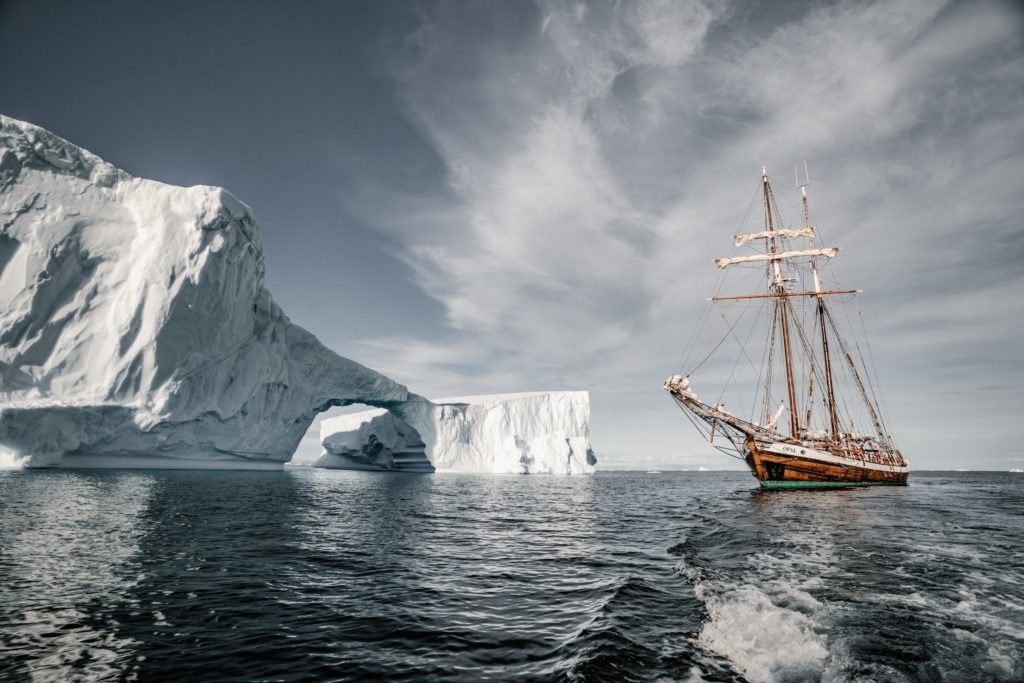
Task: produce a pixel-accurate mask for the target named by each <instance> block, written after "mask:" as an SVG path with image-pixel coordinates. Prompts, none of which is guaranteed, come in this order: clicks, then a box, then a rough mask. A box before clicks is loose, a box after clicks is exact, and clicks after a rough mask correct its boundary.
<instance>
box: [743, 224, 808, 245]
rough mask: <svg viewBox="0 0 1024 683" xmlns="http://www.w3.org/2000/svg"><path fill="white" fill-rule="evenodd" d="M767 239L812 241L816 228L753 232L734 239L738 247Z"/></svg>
mask: <svg viewBox="0 0 1024 683" xmlns="http://www.w3.org/2000/svg"><path fill="white" fill-rule="evenodd" d="M767 237H806V238H808V239H810V238H811V237H814V228H792V229H790V228H785V229H782V230H762V231H761V232H751V233H747V234H746V235H733V236H732V238H733V239H734V240H735V241H736V246H737V247H742V246H743V245H744V244H746V243H747V242H750V241H752V240H763V239H765V238H767Z"/></svg>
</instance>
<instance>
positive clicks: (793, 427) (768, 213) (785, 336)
mask: <svg viewBox="0 0 1024 683" xmlns="http://www.w3.org/2000/svg"><path fill="white" fill-rule="evenodd" d="M761 184H762V185H763V188H764V212H765V213H764V217H765V229H766V231H767V232H768V233H769V234H771V233H774V232H775V224H774V221H773V220H772V200H771V188H770V187H769V186H768V171H767V169H765V168H764V167H762V168H761ZM768 250H769V253H771V254H777V253H778V247H777V245H776V243H775V237H774V236H770V237H769V238H768ZM771 263H772V272H773V273H774V275H775V281H774V282H773V283H772V290H773V292H774V293H775V294H776V295H778V299H777V300H776V301H777V303H776V306H777V307H778V309H779V323H780V324H781V326H782V350H783V352H784V353H785V356H786V389H787V390H788V392H789V432H790V435H791V436H792V437H793V438H794V439H795V438H799V435H800V422H799V419H798V416H797V412H796V411H797V408H796V387H795V386H794V384H793V351H792V348H791V347H790V342H789V316H788V312H787V309H788V308H789V303H788V300H787V298H786V296H785V294H786V289H785V284H784V283H783V281H782V267H781V266H780V265H779V261H778V260H777V259H776V260H772V262H771ZM819 289H820V287H819Z"/></svg>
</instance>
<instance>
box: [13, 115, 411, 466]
mask: <svg viewBox="0 0 1024 683" xmlns="http://www.w3.org/2000/svg"><path fill="white" fill-rule="evenodd" d="M263 276H264V262H263V250H262V247H261V245H260V238H259V229H258V228H257V226H256V223H255V221H254V220H253V216H252V213H251V212H250V210H249V208H248V207H246V206H245V205H244V204H242V203H241V202H239V201H238V200H237V199H235V198H234V197H233V196H231V195H230V194H229V193H228V192H226V191H225V190H222V189H220V188H216V187H204V186H200V187H189V188H182V187H174V186H171V185H165V184H163V183H159V182H154V181H151V180H143V179H140V178H133V177H131V176H129V175H128V174H126V173H125V172H123V171H120V170H118V169H116V168H114V167H113V166H111V165H110V164H108V163H106V162H104V161H103V160H101V159H99V158H97V157H96V156H94V155H92V154H90V153H89V152H87V151H85V150H83V149H80V148H78V147H75V146H74V145H72V144H70V143H68V142H66V141H65V140H62V139H61V138H59V137H57V136H55V135H53V134H52V133H49V132H47V131H45V130H43V129H41V128H38V127H36V126H32V125H30V124H27V123H23V122H20V121H16V120H13V119H10V118H6V117H0V465H6V466H49V465H57V464H61V463H62V462H63V463H64V464H65V465H67V464H75V465H113V466H119V465H132V466H146V465H156V466H175V465H178V466H181V465H185V466H197V465H202V466H219V467H247V466H249V467H265V466H279V465H280V463H283V462H285V461H287V460H288V459H289V458H290V457H291V455H292V453H293V452H294V450H295V448H296V446H297V445H298V442H299V440H300V439H301V438H302V435H303V433H304V432H305V431H306V429H307V427H308V426H309V424H310V423H311V421H312V420H313V418H314V416H315V415H316V413H317V412H319V411H322V410H325V409H327V408H328V407H330V406H332V405H345V404H349V403H354V402H356V403H367V404H370V405H390V404H392V403H396V402H402V401H405V400H406V399H407V397H408V394H407V391H406V388H405V387H404V386H402V385H400V384H397V383H395V382H393V381H391V380H390V379H388V378H387V377H384V376H383V375H380V374H378V373H376V372H374V371H372V370H369V369H367V368H365V367H363V366H362V365H359V364H358V363H355V362H353V361H351V360H347V359H345V358H341V357H339V356H338V355H336V354H334V353H333V352H331V351H330V350H328V349H327V348H325V347H324V346H323V345H321V344H320V342H319V341H317V339H316V338H315V337H314V336H313V335H311V334H310V333H309V332H307V331H306V330H304V329H302V328H300V327H297V326H295V325H293V324H292V323H291V322H290V321H289V320H288V318H287V317H285V315H284V314H283V313H282V311H281V309H280V308H279V307H278V306H277V304H275V303H274V302H273V300H272V299H271V297H270V294H269V292H267V290H266V289H264V287H263Z"/></svg>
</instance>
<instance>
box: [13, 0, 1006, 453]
mask: <svg viewBox="0 0 1024 683" xmlns="http://www.w3.org/2000/svg"><path fill="white" fill-rule="evenodd" d="M0 112H2V113H4V114H6V115H8V116H13V117H15V118H18V119H23V120H26V121H30V122H32V123H35V124H37V125H40V126H43V127H44V128H47V129H49V130H52V131H54V132H55V133H57V134H59V135H61V136H63V137H65V138H67V139H68V140H70V141H72V142H74V143H75V144H78V145H80V146H82V147H85V148H87V149H89V150H90V151H92V152H94V153H96V154H98V155H99V156H101V157H103V158H104V159H106V160H107V161H110V162H111V163H113V164H115V165H117V166H118V167H120V168H123V169H125V170H126V171H128V172H129V173H132V174H133V175H137V176H141V177H146V178H152V179H156V180H160V181H163V182H168V183H173V184H177V185H195V184H208V185H218V186H222V187H225V188H227V189H228V190H230V191H231V192H232V193H233V194H235V195H236V196H237V197H239V198H240V199H241V200H242V201H244V202H246V203H247V204H248V205H250V206H251V207H252V208H253V210H254V212H255V215H256V218H257V221H258V222H259V224H260V227H261V229H262V233H263V243H264V248H265V252H266V260H267V286H268V287H269V289H270V291H271V293H272V294H273V295H274V298H275V299H276V300H277V301H278V302H279V303H280V304H281V305H282V307H283V308H284V310H285V311H286V312H287V314H288V315H289V316H290V317H291V318H292V320H293V321H295V322H296V323H298V324H300V325H302V326H303V327H305V328H307V329H309V330H310V331H312V332H313V333H314V334H316V335H317V336H318V337H319V338H320V339H321V341H323V342H324V343H325V344H326V345H327V346H329V347H330V348H332V349H333V350H335V351H336V352H338V353H339V354H341V355H344V356H347V357H350V358H353V359H355V360H358V361H359V362H361V363H363V364H365V365H368V366H370V367H372V368H374V369H376V370H379V371H381V372H383V373H385V374H387V375H388V376H390V377H392V378H394V379H396V380H398V381H400V382H402V383H404V384H406V385H407V386H409V388H410V389H411V390H412V391H415V392H417V393H420V394H423V395H426V396H429V397H443V396H451V395H467V394H477V393H480V394H482V393H496V392H511V391H535V390H554V389H586V390H589V391H590V396H591V404H592V417H591V437H592V442H593V445H594V449H595V451H596V452H597V454H598V457H599V459H600V465H601V466H602V467H607V468H628V467H640V468H648V467H658V468H665V469H668V468H697V467H706V468H734V469H736V468H741V467H742V464H741V463H738V462H736V461H732V460H729V459H727V458H726V457H725V456H723V455H721V454H720V453H718V452H717V451H715V450H713V449H712V448H710V447H709V446H708V445H707V444H706V443H705V442H704V441H703V440H702V438H701V437H700V436H699V435H698V433H697V432H696V431H695V430H694V429H693V427H692V426H691V425H690V423H689V422H688V421H687V420H686V419H685V418H684V417H683V415H682V414H681V413H680V412H679V410H678V408H677V407H676V406H675V405H674V404H673V403H672V401H671V400H670V399H669V398H668V396H667V395H666V394H665V392H664V391H663V389H662V388H661V385H662V382H663V381H664V379H665V377H666V376H668V375H669V374H671V373H673V372H675V371H676V370H677V369H680V360H681V358H683V357H684V356H686V355H687V354H685V353H684V351H685V350H686V349H685V347H687V341H688V340H690V339H691V338H693V344H692V345H691V346H692V347H693V348H696V349H698V350H700V349H702V348H710V347H712V346H714V344H715V343H716V339H717V335H718V331H716V330H713V329H708V330H704V329H703V328H701V329H700V331H699V332H697V333H696V334H695V333H694V329H695V327H697V322H698V321H699V320H700V319H701V317H702V315H704V314H705V313H706V310H705V309H706V308H707V307H708V306H709V304H708V302H707V301H706V299H707V297H709V296H710V295H711V294H712V293H713V291H714V288H715V286H716V282H717V278H718V273H717V272H716V269H715V267H714V264H713V262H712V260H713V259H714V258H715V257H719V256H729V255H730V254H731V253H732V249H733V247H732V244H731V239H730V237H731V235H732V234H734V233H735V232H738V231H740V230H741V229H744V228H753V229H756V228H757V220H758V219H759V214H758V212H757V211H756V210H755V211H754V212H753V213H752V214H751V216H752V217H749V216H748V217H747V219H746V220H744V219H745V216H746V214H747V210H748V208H749V206H750V200H751V197H752V196H753V195H754V192H755V191H756V190H757V187H758V183H759V181H760V173H761V167H762V166H765V167H767V169H768V173H769V176H770V178H771V179H772V180H773V183H774V187H775V191H776V193H777V194H778V195H779V196H780V200H781V198H784V201H782V208H783V210H784V214H786V216H785V217H786V218H787V219H789V220H790V221H793V220H798V219H799V215H798V209H796V208H794V207H796V206H797V204H798V201H799V200H798V197H799V195H798V194H797V192H796V190H795V187H794V176H793V168H794V164H801V165H802V163H803V162H804V161H805V160H806V161H807V163H808V166H809V169H810V176H811V185H810V186H809V188H808V191H809V193H810V195H811V202H812V207H813V210H814V216H815V220H816V223H817V225H818V226H819V227H820V228H821V234H822V236H823V238H824V239H825V241H827V242H829V243H831V244H835V245H837V246H840V247H842V254H841V255H840V257H839V258H838V259H837V260H836V263H835V271H836V276H837V279H838V280H839V281H840V282H841V284H843V285H846V286H848V287H857V288H861V289H863V290H864V291H863V294H862V295H860V296H859V297H858V300H859V304H860V306H861V309H862V311H863V319H864V321H865V326H866V328H867V331H868V335H869V337H868V338H869V339H870V343H871V350H872V357H873V360H874V364H875V366H877V379H878V380H879V385H880V387H881V389H882V390H883V394H884V396H885V404H886V408H887V412H888V415H889V427H890V428H891V430H892V432H893V434H894V436H895V437H896V440H897V442H898V444H899V446H900V447H901V449H902V451H903V453H904V455H905V456H906V457H907V459H908V460H909V461H910V463H911V465H912V467H914V468H916V469H995V470H1007V469H1011V468H1021V467H1024V446H1021V443H1022V441H1021V439H1020V438H1019V435H1018V434H1017V432H1016V428H1017V426H1018V424H1019V422H1020V420H1021V416H1022V415H1024V399H1022V392H1021V391H1020V388H1021V386H1022V383H1024V362H1022V360H1024V353H1022V351H1021V349H1022V348H1024V345H1022V343H1021V341H1020V338H1021V336H1022V333H1024V303H1022V302H1024V267H1022V265H1021V264H1022V263H1024V181H1022V178H1024V10H1022V9H1021V6H1020V5H1019V4H1015V3H1011V2H995V1H991V2H989V1H984V0H980V1H978V2H952V3H943V2H936V1H934V0H928V1H921V2H918V1H915V0H895V1H891V2H877V3H873V2H822V1H817V2H807V3H800V2H786V3H777V2H739V1H735V2H730V1H728V0H705V1H692V2H688V1H686V0H672V1H664V2H657V1H651V2H640V1H637V2H579V3H576V2H526V1H515V2H512V1H495V2H486V3H483V2H469V1H463V2H414V1H412V0H409V1H405V2H389V1H383V2H382V1H380V0H374V1H366V2H357V1H350V2H344V3H335V2H293V3H283V2H259V1H253V0H246V1H245V2H226V1H219V2H185V1H182V0H176V1H175V2H147V3H137V2H113V1H107V2H101V3H80V2H64V3H59V2H50V1H48V0H42V1H40V0H32V1H21V2H19V1H11V0H0ZM718 315H719V313H718V312H716V311H712V312H711V313H710V318H711V319H716V318H715V316H718ZM708 327H709V328H713V327H714V326H713V325H710V326H708ZM691 350H692V349H691ZM698 355H700V354H698ZM725 355H726V356H728V355H729V353H728V352H725ZM733 355H735V352H733ZM731 360H732V358H726V360H725V361H723V362H717V361H715V362H711V363H709V364H708V365H707V366H705V367H704V368H702V369H701V372H699V373H695V374H694V375H693V377H692V379H693V382H694V386H695V388H697V389H698V390H702V389H703V388H704V387H707V388H708V389H707V390H708V392H714V391H715V387H717V386H719V385H720V384H721V383H722V382H723V381H724V380H725V379H726V378H727V373H728V369H729V367H730V363H731ZM723 363H724V364H723ZM682 369H683V370H689V369H690V368H689V367H687V366H683V367H682ZM315 429H316V425H314V428H313V431H311V433H310V435H309V438H308V439H307V440H306V441H304V443H303V446H302V449H305V450H310V449H314V450H315V448H316V438H315Z"/></svg>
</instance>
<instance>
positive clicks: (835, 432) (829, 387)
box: [798, 166, 842, 441]
mask: <svg viewBox="0 0 1024 683" xmlns="http://www.w3.org/2000/svg"><path fill="white" fill-rule="evenodd" d="M806 172H807V168H806V166H805V167H804V173H805V174H806ZM798 178H799V176H798ZM805 178H806V175H805ZM806 181H807V182H805V183H803V184H802V185H800V195H801V201H802V203H803V209H804V228H808V229H810V228H811V227H812V226H811V207H810V205H809V204H808V202H807V185H808V184H809V183H810V178H806ZM808 239H813V238H808ZM811 272H812V273H813V274H814V291H815V292H819V294H818V297H817V299H818V323H819V326H820V328H821V353H822V355H823V356H824V361H825V362H824V365H825V399H826V401H827V403H828V417H829V424H830V426H831V428H832V439H833V440H834V441H839V440H840V439H841V438H842V430H841V429H840V428H839V415H838V413H837V412H836V396H835V391H834V389H833V384H832V359H831V357H830V356H829V353H828V331H827V329H826V325H825V297H823V296H821V294H820V292H822V289H821V278H820V277H819V275H818V260H817V259H816V258H814V257H813V256H812V257H811Z"/></svg>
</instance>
